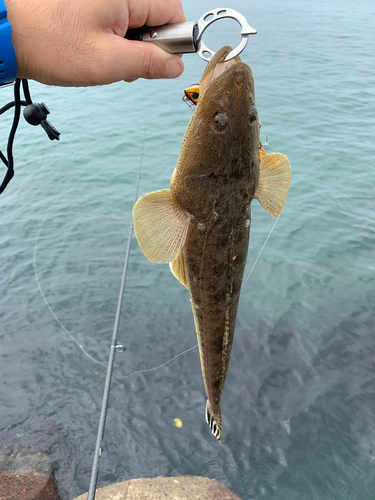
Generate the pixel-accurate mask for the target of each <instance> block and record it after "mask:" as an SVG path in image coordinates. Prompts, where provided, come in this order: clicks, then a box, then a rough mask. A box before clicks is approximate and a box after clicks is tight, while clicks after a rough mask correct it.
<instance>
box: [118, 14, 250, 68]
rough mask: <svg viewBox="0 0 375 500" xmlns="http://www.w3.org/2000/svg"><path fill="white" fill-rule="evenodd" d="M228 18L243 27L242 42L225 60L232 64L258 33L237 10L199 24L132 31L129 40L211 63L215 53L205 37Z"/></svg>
mask: <svg viewBox="0 0 375 500" xmlns="http://www.w3.org/2000/svg"><path fill="white" fill-rule="evenodd" d="M225 18H230V19H234V20H235V21H237V22H238V23H239V25H240V26H241V42H240V43H239V45H238V46H237V47H236V48H235V49H233V50H232V51H231V52H229V54H228V55H227V56H226V58H225V60H224V61H230V60H231V59H233V58H234V57H236V56H238V55H239V54H241V52H242V51H243V50H244V48H245V47H246V45H247V42H248V39H249V36H250V35H255V34H256V33H257V31H256V30H255V29H254V28H252V27H251V26H250V25H249V23H248V22H247V21H246V19H245V17H244V16H243V15H242V14H241V13H240V12H237V11H236V10H234V9H227V8H220V9H212V10H210V11H208V12H206V13H205V14H203V16H202V17H201V18H200V19H199V20H198V21H193V22H187V23H176V24H165V25H163V26H153V27H149V26H143V27H142V28H135V29H130V30H128V31H127V32H126V34H125V38H127V39H128V40H137V41H141V42H149V43H154V44H155V45H158V46H159V47H160V48H162V49H163V50H165V51H166V52H169V53H171V54H191V53H197V54H198V55H199V56H200V57H201V58H202V59H203V60H204V61H209V60H210V59H211V57H212V56H213V55H214V54H215V52H214V51H212V50H211V49H209V48H208V47H207V45H206V44H205V43H204V41H203V39H202V36H203V33H204V32H205V31H206V29H207V28H208V27H209V26H210V25H211V24H212V23H214V22H216V21H219V20H220V19H225Z"/></svg>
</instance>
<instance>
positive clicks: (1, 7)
mask: <svg viewBox="0 0 375 500" xmlns="http://www.w3.org/2000/svg"><path fill="white" fill-rule="evenodd" d="M16 77H17V60H16V54H15V53H14V48H13V43H12V26H11V25H10V22H9V21H8V19H7V9H6V6H5V3H4V0H0V86H1V85H5V84H7V83H12V82H14V80H15V79H16Z"/></svg>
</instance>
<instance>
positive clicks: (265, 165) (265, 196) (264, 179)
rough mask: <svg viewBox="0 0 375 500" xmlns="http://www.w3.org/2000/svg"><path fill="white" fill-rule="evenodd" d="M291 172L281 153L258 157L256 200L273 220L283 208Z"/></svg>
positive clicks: (285, 158)
mask: <svg viewBox="0 0 375 500" xmlns="http://www.w3.org/2000/svg"><path fill="white" fill-rule="evenodd" d="M291 175H292V170H291V167H290V163H289V160H288V158H287V157H286V156H285V155H283V154H281V153H271V154H266V155H264V156H261V157H260V175H259V183H258V187H257V190H256V192H255V195H254V198H256V199H257V200H258V201H259V203H260V204H261V205H262V207H263V208H264V210H266V211H267V212H268V213H269V214H270V215H271V216H272V217H273V218H274V219H276V218H277V217H278V216H279V215H280V214H281V211H282V209H283V207H284V203H285V200H286V197H287V194H288V190H289V185H290V178H291Z"/></svg>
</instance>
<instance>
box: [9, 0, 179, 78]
mask: <svg viewBox="0 0 375 500" xmlns="http://www.w3.org/2000/svg"><path fill="white" fill-rule="evenodd" d="M6 7H7V11H8V19H9V22H10V23H11V25H12V41H13V46H14V50H15V53H16V58H17V67H18V72H17V77H18V78H29V79H33V80H37V81H39V82H41V83H45V84H48V85H59V86H88V85H104V84H109V83H113V82H116V81H120V80H126V81H133V80H136V79H137V78H148V79H153V78H176V77H178V76H180V75H181V73H182V72H183V70H184V65H183V62H182V60H181V58H180V57H178V56H175V55H172V54H168V53H167V52H165V51H164V50H162V49H161V48H159V47H157V46H156V45H154V44H151V43H145V42H138V41H134V40H126V39H125V38H124V36H125V33H126V31H127V30H128V28H138V27H141V26H143V25H144V24H147V25H148V26H158V25H163V24H169V23H179V22H184V21H185V20H186V19H185V15H184V12H183V9H182V5H181V0H6Z"/></svg>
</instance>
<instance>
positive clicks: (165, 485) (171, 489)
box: [75, 476, 241, 500]
mask: <svg viewBox="0 0 375 500" xmlns="http://www.w3.org/2000/svg"><path fill="white" fill-rule="evenodd" d="M151 499H152V500H161V499H163V500H192V499H194V500H209V499H213V500H241V499H240V497H238V496H237V495H235V494H234V493H233V492H231V491H230V490H229V489H228V488H227V487H226V486H224V485H223V484H221V483H219V481H216V479H209V478H207V477H199V476H177V477H155V478H152V479H147V478H142V479H131V480H130V481H124V482H122V483H115V484H111V485H109V486H106V487H104V488H99V489H98V490H96V495H95V500H151ZM75 500H87V493H84V494H83V495H80V496H79V497H77V498H76V499H75Z"/></svg>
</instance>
